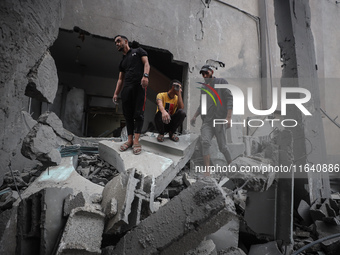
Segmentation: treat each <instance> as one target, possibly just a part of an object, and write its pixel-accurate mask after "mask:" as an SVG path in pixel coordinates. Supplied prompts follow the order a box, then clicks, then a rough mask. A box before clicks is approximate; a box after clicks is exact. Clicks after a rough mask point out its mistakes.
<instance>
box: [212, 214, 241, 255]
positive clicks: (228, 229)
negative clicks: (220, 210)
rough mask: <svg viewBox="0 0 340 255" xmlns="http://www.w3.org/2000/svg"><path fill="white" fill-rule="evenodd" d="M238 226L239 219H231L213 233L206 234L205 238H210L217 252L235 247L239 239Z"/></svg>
mask: <svg viewBox="0 0 340 255" xmlns="http://www.w3.org/2000/svg"><path fill="white" fill-rule="evenodd" d="M239 228H240V223H239V220H238V219H233V220H231V221H229V222H228V223H227V224H226V225H224V226H223V227H221V228H220V229H219V230H218V231H216V232H215V233H212V234H210V235H208V236H207V237H206V238H207V240H212V241H213V242H214V244H215V245H216V251H217V252H220V251H222V250H226V249H228V248H229V247H237V246H238V241H239V240H238V237H239V233H238V230H239Z"/></svg>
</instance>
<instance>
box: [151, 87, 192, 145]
mask: <svg viewBox="0 0 340 255" xmlns="http://www.w3.org/2000/svg"><path fill="white" fill-rule="evenodd" d="M156 103H157V106H158V108H157V113H156V115H155V126H156V128H157V131H158V133H159V135H158V137H157V141H158V142H163V141H164V133H165V132H169V138H170V139H171V140H172V141H174V142H178V140H179V138H178V136H176V135H175V132H176V130H177V128H178V127H179V126H180V125H181V124H182V123H183V120H184V119H185V117H186V113H185V112H184V110H183V109H184V103H183V99H182V84H181V82H180V81H178V80H172V81H171V82H170V87H169V91H168V92H163V93H159V94H158V95H157V98H156Z"/></svg>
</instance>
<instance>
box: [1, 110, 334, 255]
mask: <svg viewBox="0 0 340 255" xmlns="http://www.w3.org/2000/svg"><path fill="white" fill-rule="evenodd" d="M58 123H59V121H58V119H57V118H56V117H55V116H54V115H53V114H52V115H50V116H48V115H46V116H42V117H41V118H40V121H38V122H37V123H36V124H35V125H33V128H32V130H36V128H35V127H37V126H39V128H45V127H49V128H50V129H51V130H50V131H51V132H54V134H55V137H56V138H55V139H54V140H53V143H55V142H57V143H58V146H55V145H54V146H55V148H54V149H56V150H57V149H58V150H59V151H60V155H61V156H62V157H61V159H60V163H59V164H58V165H57V166H51V165H53V164H51V162H55V161H54V160H52V158H51V157H50V158H48V157H45V156H46V155H48V154H50V151H51V150H49V151H48V150H47V151H45V152H44V151H43V150H35V148H36V147H40V143H38V144H37V143H35V142H27V144H29V147H30V148H29V149H28V148H27V147H23V150H24V151H26V150H27V151H29V152H30V153H33V154H34V152H35V153H36V154H37V155H40V156H39V157H40V159H41V161H42V164H40V165H38V166H37V167H36V168H34V169H32V170H31V171H26V172H20V171H18V170H16V169H13V171H11V173H8V174H7V175H6V177H5V178H4V185H3V186H2V187H1V188H0V210H1V214H0V239H1V241H0V244H1V245H0V247H1V249H0V251H1V253H3V254H14V253H16V254H27V253H26V251H28V250H29V251H30V252H32V251H34V253H35V254H227V255H231V254H235V255H236V254H252V255H257V254H265V251H270V252H269V253H268V254H285V250H284V247H285V245H284V244H283V243H282V242H280V240H275V234H274V232H272V233H261V232H256V227H254V228H255V231H254V229H252V224H253V223H251V220H250V221H249V222H247V220H246V219H249V216H247V217H245V214H246V213H247V212H248V215H249V213H250V212H251V209H250V207H248V206H250V204H249V200H247V199H249V198H252V199H259V201H258V202H260V200H261V199H266V196H267V195H268V194H270V192H271V190H274V191H275V189H276V185H277V176H276V175H275V173H252V174H241V173H234V174H233V173H223V172H222V173H221V172H214V173H212V175H211V176H210V177H204V175H203V173H198V172H196V171H195V167H196V166H197V165H198V164H199V163H200V160H201V159H200V153H201V152H200V146H199V143H197V144H196V142H197V139H196V138H194V139H192V138H190V137H189V138H186V136H183V143H187V145H183V144H182V145H181V146H182V147H181V146H179V147H177V148H176V147H174V149H173V150H172V152H171V150H170V152H168V153H166V149H164V148H161V149H160V152H159V153H158V154H155V151H156V149H155V147H154V146H155V145H154V144H153V143H152V138H154V137H152V134H148V136H146V137H144V146H145V150H148V148H149V150H150V151H144V153H145V154H148V157H149V158H148V159H147V160H149V161H150V160H151V161H152V160H157V159H158V158H159V157H162V158H163V160H164V161H168V162H170V163H169V164H168V165H167V166H166V168H163V169H162V170H161V171H159V169H158V172H157V171H154V173H157V174H155V175H153V174H150V172H146V171H151V170H152V169H147V170H143V169H144V168H143V167H142V168H141V167H139V165H138V164H135V165H133V162H141V161H134V159H131V161H129V162H128V163H127V161H128V160H129V159H128V158H129V157H130V158H131V157H133V156H132V154H131V155H130V156H129V155H127V154H120V152H119V151H118V149H117V148H118V145H119V142H117V141H115V140H113V139H111V140H106V141H102V142H99V141H98V140H95V139H84V140H82V139H81V138H77V137H74V136H72V135H70V134H69V133H66V131H65V133H66V134H67V135H65V133H64V132H63V129H62V127H60V125H58ZM277 133H280V131H277ZM28 137H31V135H28ZM65 137H68V139H69V140H67V139H65ZM273 137H274V138H275V137H276V135H275V134H274V135H273ZM70 138H71V140H73V141H77V142H79V141H80V142H82V145H77V146H75V145H72V142H70ZM186 139H188V140H186ZM43 142H44V141H41V143H43ZM168 142H169V143H171V141H168ZM192 143H194V145H195V146H193V147H190V144H192ZM100 144H104V145H105V146H106V148H105V149H104V150H101V149H100ZM148 144H149V146H150V147H148ZM89 145H91V146H92V147H88V146H89ZM51 146H52V145H51ZM166 146H171V144H166ZM162 150H163V151H162ZM251 150H252V151H253V154H252V155H250V156H242V155H241V156H239V157H237V158H236V159H235V160H234V161H233V163H232V164H231V165H232V166H234V167H235V168H237V169H239V168H240V167H241V166H256V165H270V164H271V165H277V164H278V162H279V153H277V150H278V147H277V145H276V144H275V139H271V138H268V137H267V138H265V139H261V142H260V143H259V144H256V148H252V149H251ZM101 153H102V154H103V155H102V154H101ZM126 153H129V151H128V152H126ZM27 155H28V156H29V157H32V156H31V154H27ZM33 157H34V156H33ZM110 157H112V158H111V160H109V161H110V162H111V163H110V162H108V161H107V160H105V159H104V158H110ZM146 158H147V157H145V158H144V160H145V159H146ZM46 159H47V160H46ZM141 160H142V159H141ZM47 162H50V163H47ZM131 164H132V165H131ZM149 164H151V166H152V164H154V165H153V166H155V165H157V164H155V162H149ZM126 165H128V167H129V168H127V167H126ZM157 166H158V165H157ZM117 167H118V168H121V169H117ZM140 169H142V171H141V170H140ZM156 170H157V169H156ZM248 193H249V196H248ZM251 194H253V195H251ZM254 194H258V196H254ZM247 197H248V198H247ZM339 200H340V199H339V197H336V196H335V197H334V198H333V199H319V200H317V201H315V202H314V203H313V204H312V205H309V204H308V203H307V202H306V201H303V200H302V201H301V202H300V206H299V208H298V210H297V211H296V212H295V219H294V232H293V233H292V235H293V234H294V236H293V237H294V249H295V250H298V249H300V248H302V247H303V246H305V245H307V244H311V243H313V242H314V241H315V240H317V239H320V238H323V237H327V236H329V235H331V234H335V233H339V225H340V215H339V204H338V202H339ZM255 203H256V201H255ZM263 210H266V208H264V209H263ZM273 217H274V216H273ZM269 221H270V219H268V222H269ZM248 224H249V225H248ZM339 249H340V237H338V238H335V239H332V240H326V241H324V242H321V243H319V244H316V245H313V246H311V247H309V248H308V249H307V250H306V253H305V254H322V253H320V252H321V250H322V251H324V252H325V253H324V254H338V253H337V252H338V251H339ZM31 254H32V253H31Z"/></svg>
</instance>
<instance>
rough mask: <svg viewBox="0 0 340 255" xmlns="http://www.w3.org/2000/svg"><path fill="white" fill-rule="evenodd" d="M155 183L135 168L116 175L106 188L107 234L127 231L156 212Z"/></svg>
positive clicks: (104, 193)
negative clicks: (154, 206) (154, 204)
mask: <svg viewBox="0 0 340 255" xmlns="http://www.w3.org/2000/svg"><path fill="white" fill-rule="evenodd" d="M153 186H154V180H153V179H152V178H151V179H150V178H145V177H144V176H143V175H141V174H139V173H138V172H137V171H136V170H135V169H129V170H127V171H126V173H121V174H120V175H118V176H116V177H115V178H113V179H112V180H111V181H110V182H109V183H108V184H107V185H106V186H105V188H104V190H103V199H102V208H103V211H104V212H105V215H106V224H105V231H104V232H105V234H118V233H121V232H126V231H127V230H129V229H131V228H132V227H134V226H136V225H138V224H139V222H140V221H141V220H143V219H144V218H146V217H147V216H149V214H150V213H151V212H153V211H154V209H153V201H154V196H153V189H154V187H153Z"/></svg>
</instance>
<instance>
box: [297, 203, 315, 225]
mask: <svg viewBox="0 0 340 255" xmlns="http://www.w3.org/2000/svg"><path fill="white" fill-rule="evenodd" d="M310 209H311V207H310V205H309V204H308V203H307V202H306V201H305V200H301V201H300V203H299V207H298V209H297V211H298V214H299V215H300V217H301V218H302V219H303V223H304V224H305V225H306V226H309V225H310V224H311V223H312V218H311V216H310Z"/></svg>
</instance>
